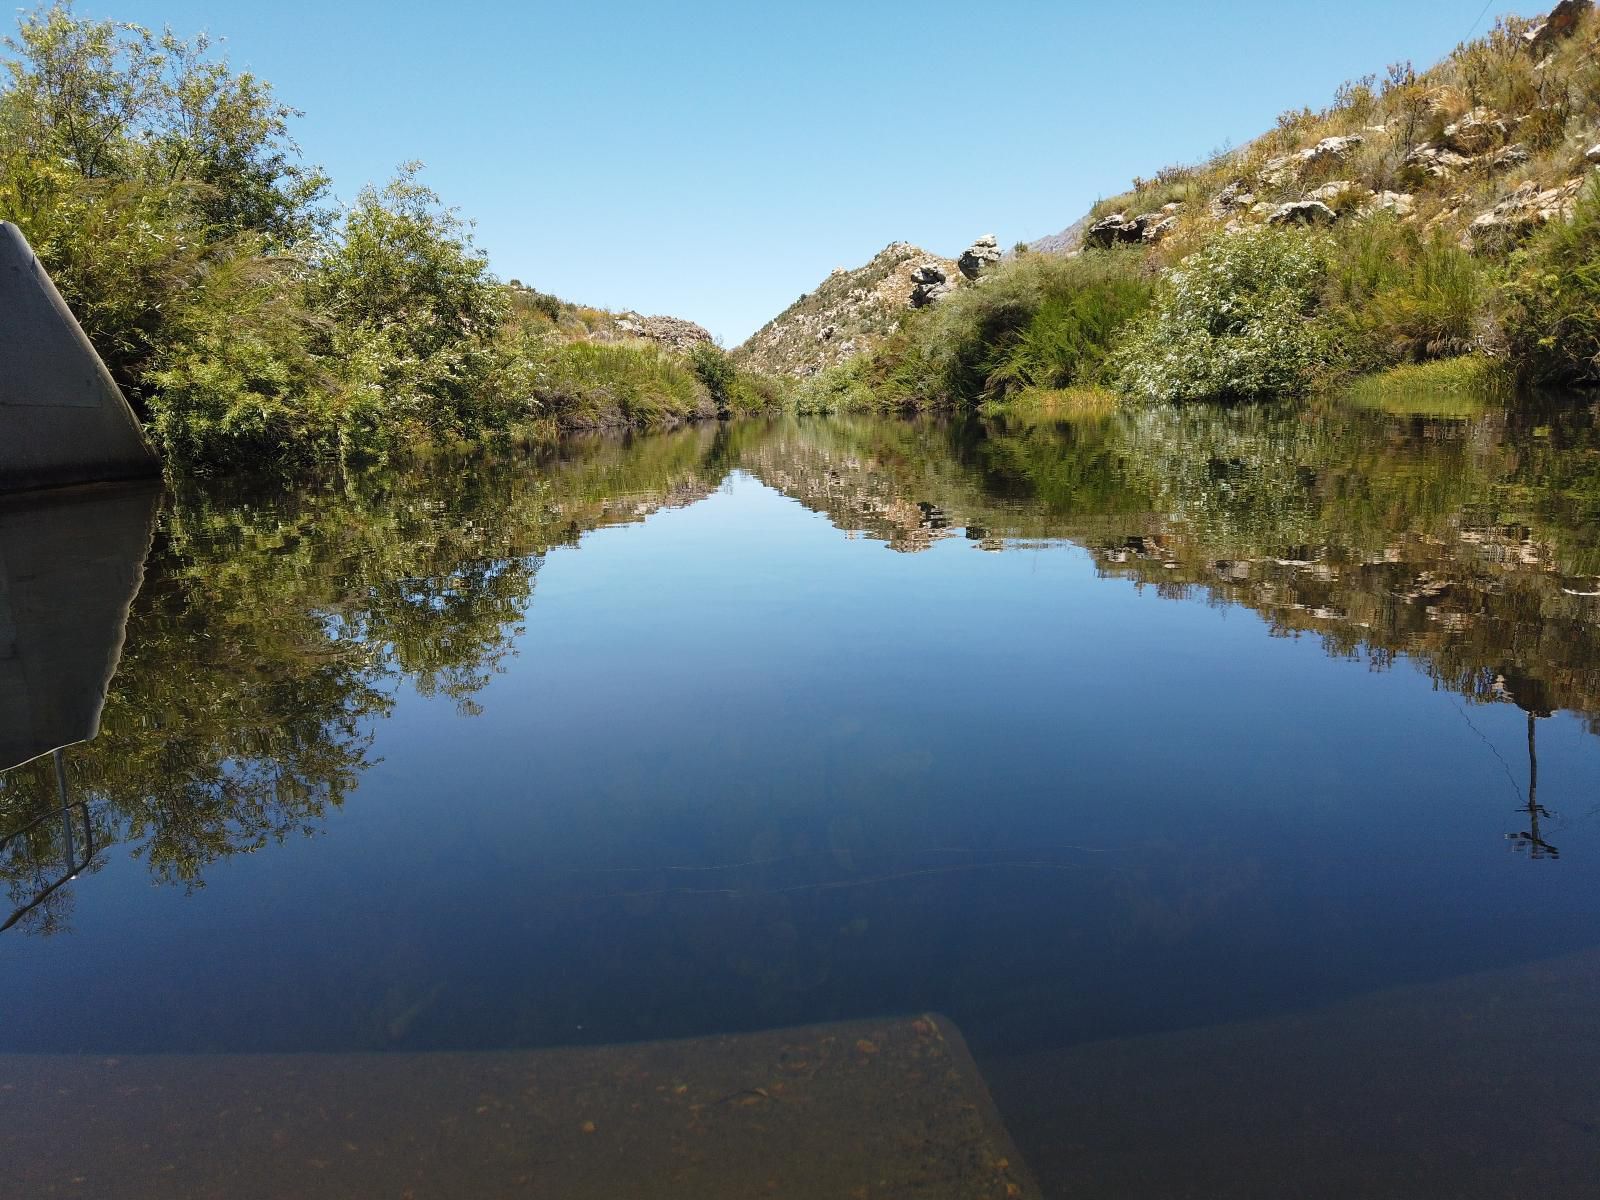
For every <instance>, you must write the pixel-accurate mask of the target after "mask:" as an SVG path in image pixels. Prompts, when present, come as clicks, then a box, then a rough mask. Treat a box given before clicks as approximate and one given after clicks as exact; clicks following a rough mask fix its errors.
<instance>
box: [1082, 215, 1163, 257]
mask: <svg viewBox="0 0 1600 1200" xmlns="http://www.w3.org/2000/svg"><path fill="white" fill-rule="evenodd" d="M1177 227H1178V218H1177V217H1175V216H1173V215H1171V213H1170V212H1169V211H1168V209H1162V210H1160V211H1159V212H1147V213H1140V214H1139V215H1138V216H1136V217H1129V216H1127V215H1126V214H1124V213H1112V214H1111V215H1110V216H1109V217H1106V218H1104V219H1103V220H1099V221H1096V222H1095V223H1094V224H1093V225H1091V226H1089V228H1088V230H1087V231H1086V232H1085V233H1084V235H1083V244H1084V245H1085V246H1093V247H1095V248H1097V249H1100V250H1105V249H1109V248H1110V247H1112V246H1115V245H1119V244H1122V245H1134V244H1136V243H1140V242H1143V243H1146V244H1154V243H1156V242H1159V241H1160V240H1161V239H1162V238H1164V237H1166V236H1167V234H1169V233H1171V232H1172V231H1173V230H1174V229H1176V228H1177Z"/></svg>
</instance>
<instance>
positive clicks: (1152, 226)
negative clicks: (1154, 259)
mask: <svg viewBox="0 0 1600 1200" xmlns="http://www.w3.org/2000/svg"><path fill="white" fill-rule="evenodd" d="M1169 207H1170V206H1169ZM1133 220H1134V223H1135V224H1136V225H1138V227H1139V240H1140V241H1142V242H1144V243H1145V244H1146V245H1151V246H1153V245H1155V244H1156V243H1157V242H1159V241H1161V239H1162V238H1164V237H1166V236H1167V234H1169V233H1171V232H1172V231H1173V230H1174V229H1176V228H1177V227H1178V218H1177V217H1175V216H1170V215H1168V213H1167V209H1165V208H1163V209H1162V210H1161V211H1160V212H1158V213H1145V214H1144V215H1143V216H1139V217H1135V218H1134V219H1133Z"/></svg>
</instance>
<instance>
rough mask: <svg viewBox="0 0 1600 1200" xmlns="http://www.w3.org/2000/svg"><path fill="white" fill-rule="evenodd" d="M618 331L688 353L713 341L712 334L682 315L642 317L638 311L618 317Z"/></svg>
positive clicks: (680, 352)
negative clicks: (704, 343)
mask: <svg viewBox="0 0 1600 1200" xmlns="http://www.w3.org/2000/svg"><path fill="white" fill-rule="evenodd" d="M617 331H618V332H619V333H622V334H625V335H627V336H628V337H637V338H644V339H646V340H648V341H652V342H658V343H660V344H661V345H663V346H665V347H666V348H667V349H669V350H674V351H677V352H678V353H679V354H686V353H688V352H689V351H690V350H693V349H694V348H695V346H697V345H699V344H700V343H701V342H709V341H712V340H713V339H712V337H711V334H710V333H709V332H707V331H706V330H705V329H703V328H702V327H701V326H699V325H696V324H695V323H694V322H693V321H685V320H684V319H683V318H682V317H641V316H640V315H639V314H638V313H636V312H625V313H621V314H620V315H619V316H618V317H617Z"/></svg>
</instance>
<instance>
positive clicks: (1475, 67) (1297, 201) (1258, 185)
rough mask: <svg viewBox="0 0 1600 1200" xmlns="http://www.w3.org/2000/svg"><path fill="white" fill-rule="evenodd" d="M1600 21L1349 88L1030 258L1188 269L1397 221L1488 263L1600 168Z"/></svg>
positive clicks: (1510, 28)
mask: <svg viewBox="0 0 1600 1200" xmlns="http://www.w3.org/2000/svg"><path fill="white" fill-rule="evenodd" d="M1597 141H1600V20H1597V18H1596V14H1595V12H1594V10H1593V4H1592V2H1591V0H1562V2H1561V3H1560V4H1558V5H1557V6H1556V7H1555V8H1554V9H1553V10H1551V12H1549V13H1548V14H1546V15H1545V16H1544V17H1541V18H1537V19H1534V20H1523V19H1520V18H1516V17H1508V18H1505V19H1503V20H1501V21H1500V22H1499V23H1497V25H1496V26H1495V28H1494V30H1493V31H1492V32H1491V33H1490V34H1489V35H1488V36H1486V37H1484V38H1481V39H1479V40H1476V41H1472V42H1467V43H1463V44H1462V45H1461V46H1460V47H1458V48H1457V49H1456V51H1455V52H1454V53H1453V54H1452V55H1451V56H1450V57H1449V58H1447V59H1445V60H1444V61H1443V62H1441V63H1439V64H1438V65H1436V66H1434V67H1433V68H1431V69H1429V70H1427V71H1424V72H1417V71H1414V70H1413V69H1412V67H1411V66H1410V64H1397V65H1395V66H1392V67H1390V68H1389V70H1388V71H1387V73H1386V74H1385V76H1384V77H1383V78H1381V79H1379V78H1377V77H1376V76H1368V77H1366V78H1364V79H1357V80H1352V81H1351V82H1349V83H1347V84H1345V85H1344V86H1343V87H1342V88H1341V89H1340V91H1339V94H1338V95H1337V96H1336V97H1335V101H1334V103H1333V104H1332V105H1330V106H1329V107H1327V108H1325V109H1323V110H1321V111H1320V112H1318V111H1313V110H1311V109H1304V110H1301V111H1299V112H1293V111H1291V112H1288V113H1285V114H1284V115H1283V116H1282V117H1280V118H1279V121H1278V126H1277V128H1276V129H1274V130H1272V131H1270V132H1269V133H1267V134H1264V135H1263V136H1261V137H1259V138H1256V139H1255V140H1254V141H1252V142H1250V143H1249V144H1248V145H1246V146H1243V147H1241V148H1239V149H1238V150H1235V151H1232V152H1230V153H1227V154H1222V155H1219V156H1217V157H1215V158H1213V159H1212V160H1210V161H1208V162H1205V163H1201V164H1198V165H1194V166H1177V167H1168V168H1166V169H1164V170H1162V171H1160V172H1158V173H1157V174H1156V175H1155V177H1154V178H1152V179H1136V180H1135V181H1134V186H1133V189H1132V190H1131V191H1129V192H1127V193H1124V194H1122V195H1120V196H1116V197H1113V198H1111V199H1108V200H1104V201H1101V202H1100V203H1099V204H1097V205H1095V207H1094V209H1093V210H1092V211H1091V212H1090V213H1089V214H1088V215H1087V216H1086V217H1084V218H1082V219H1080V220H1079V221H1078V222H1076V223H1075V224H1073V225H1071V226H1069V227H1068V228H1067V229H1065V230H1063V231H1062V232H1061V233H1059V234H1055V235H1053V236H1051V237H1048V238H1043V239H1040V240H1039V241H1037V242H1034V243H1032V244H1031V246H1030V249H1033V250H1037V251H1040V252H1044V253H1056V254H1072V253H1076V252H1078V251H1080V250H1083V249H1095V248H1098V247H1108V246H1112V245H1117V244H1125V243H1137V244H1142V245H1145V246H1156V245H1158V244H1160V245H1161V252H1160V254H1159V255H1158V257H1159V258H1161V259H1165V260H1169V261H1170V260H1175V259H1176V258H1177V257H1181V256H1182V255H1183V254H1185V253H1187V252H1188V251H1189V250H1190V249H1192V248H1194V247H1195V246H1196V245H1198V244H1200V243H1202V242H1203V241H1204V240H1205V239H1206V238H1207V237H1209V236H1211V235H1213V234H1214V233H1215V232H1217V231H1218V230H1219V229H1239V228H1243V227H1246V226H1249V225H1254V224H1262V223H1265V224H1269V225H1284V224H1316V225H1331V224H1334V223H1336V222H1339V221H1343V220H1347V219H1352V218H1354V217H1357V216H1359V215H1361V214H1362V213H1365V212H1371V211H1375V210H1380V209H1384V210H1388V211H1390V212H1393V213H1395V214H1396V215H1397V216H1399V217H1400V218H1401V219H1403V220H1405V221H1407V222H1413V223H1417V224H1420V225H1422V226H1424V227H1426V228H1428V229H1440V230H1443V231H1444V232H1445V233H1446V234H1447V235H1448V236H1449V237H1450V238H1451V239H1452V240H1456V241H1459V242H1460V244H1461V245H1463V246H1464V247H1466V248H1469V249H1473V250H1479V251H1503V250H1504V249H1506V248H1507V247H1508V245H1510V244H1512V243H1515V242H1516V241H1518V240H1520V238H1522V237H1523V236H1524V235H1525V234H1527V233H1528V232H1529V231H1531V230H1533V229H1535V228H1537V227H1538V226H1540V225H1542V224H1544V223H1546V222H1548V221H1550V220H1552V219H1556V218H1559V217H1564V216H1566V215H1568V214H1569V213H1570V212H1571V209H1572V205H1573V200H1574V197H1575V196H1576V194H1577V192H1578V191H1579V189H1580V188H1581V186H1582V183H1583V180H1584V178H1585V176H1586V175H1587V174H1588V173H1589V172H1590V171H1591V170H1592V169H1593V167H1594V164H1596V163H1600V145H1597V144H1596V142H1597Z"/></svg>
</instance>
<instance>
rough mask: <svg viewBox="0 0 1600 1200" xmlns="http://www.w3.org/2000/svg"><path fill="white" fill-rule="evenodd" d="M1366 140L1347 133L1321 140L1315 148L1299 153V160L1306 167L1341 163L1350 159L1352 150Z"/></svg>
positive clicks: (1357, 135)
mask: <svg viewBox="0 0 1600 1200" xmlns="http://www.w3.org/2000/svg"><path fill="white" fill-rule="evenodd" d="M1366 140H1367V139H1366V138H1364V137H1362V136H1361V135H1360V134H1359V133H1347V134H1345V135H1344V136H1343V137H1328V138H1323V139H1322V140H1321V141H1320V142H1318V143H1317V144H1316V145H1315V146H1312V147H1310V148H1309V149H1307V150H1302V151H1300V158H1301V160H1302V161H1303V162H1304V163H1305V164H1306V166H1308V167H1319V166H1327V165H1329V164H1332V163H1342V162H1343V161H1344V160H1345V159H1347V158H1349V157H1350V152H1351V151H1352V150H1354V149H1355V148H1356V147H1357V146H1359V145H1361V144H1362V143H1363V142H1365V141H1366Z"/></svg>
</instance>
